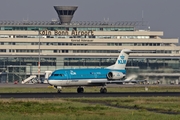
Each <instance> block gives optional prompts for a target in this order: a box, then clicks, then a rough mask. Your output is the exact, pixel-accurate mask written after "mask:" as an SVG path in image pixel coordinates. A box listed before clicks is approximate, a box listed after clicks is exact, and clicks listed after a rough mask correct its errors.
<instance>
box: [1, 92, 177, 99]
mask: <svg viewBox="0 0 180 120" xmlns="http://www.w3.org/2000/svg"><path fill="white" fill-rule="evenodd" d="M158 96H161V97H168V96H171V97H179V96H180V92H116V93H104V94H102V93H0V98H80V97H81V98H92V97H158Z"/></svg>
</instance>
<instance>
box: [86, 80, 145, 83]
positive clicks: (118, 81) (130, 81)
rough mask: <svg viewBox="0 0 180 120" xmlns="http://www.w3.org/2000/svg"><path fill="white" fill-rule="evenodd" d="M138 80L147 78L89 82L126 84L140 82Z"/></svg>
mask: <svg viewBox="0 0 180 120" xmlns="http://www.w3.org/2000/svg"><path fill="white" fill-rule="evenodd" d="M138 82H145V80H128V81H126V80H114V81H106V82H103V81H102V82H101V81H88V83H89V84H102V83H106V84H124V83H138Z"/></svg>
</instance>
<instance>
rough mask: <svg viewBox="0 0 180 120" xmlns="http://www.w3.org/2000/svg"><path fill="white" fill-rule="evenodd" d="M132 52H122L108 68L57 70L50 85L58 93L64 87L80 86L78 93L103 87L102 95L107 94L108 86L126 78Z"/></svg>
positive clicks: (51, 77)
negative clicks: (94, 87)
mask: <svg viewBox="0 0 180 120" xmlns="http://www.w3.org/2000/svg"><path fill="white" fill-rule="evenodd" d="M131 52H132V51H131V50H129V49H123V50H121V52H120V54H119V57H118V59H117V61H116V63H115V64H114V65H111V66H109V67H106V68H86V69H84V68H83V69H59V70H55V71H54V72H52V74H51V76H50V77H49V78H48V83H49V84H50V85H52V86H54V87H55V88H56V89H57V90H58V93H60V92H61V90H62V87H72V86H78V88H77V92H78V93H83V92H84V88H83V86H102V88H101V89H100V93H106V92H107V89H106V84H109V83H119V82H122V81H123V80H122V79H124V78H125V76H126V70H125V67H126V63H127V60H128V57H129V54H130V53H131Z"/></svg>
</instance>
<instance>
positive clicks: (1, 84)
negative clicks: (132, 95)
mask: <svg viewBox="0 0 180 120" xmlns="http://www.w3.org/2000/svg"><path fill="white" fill-rule="evenodd" d="M48 86H49V84H13V83H8V84H7V83H0V88H4V87H32V88H33V87H35V88H36V87H48ZM146 86H156V87H158V86H159V87H177V86H179V87H180V85H170V84H159V85H140V84H134V85H133V84H125V85H122V84H107V87H146Z"/></svg>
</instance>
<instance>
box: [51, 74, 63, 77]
mask: <svg viewBox="0 0 180 120" xmlns="http://www.w3.org/2000/svg"><path fill="white" fill-rule="evenodd" d="M53 76H61V77H62V76H64V74H53Z"/></svg>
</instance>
